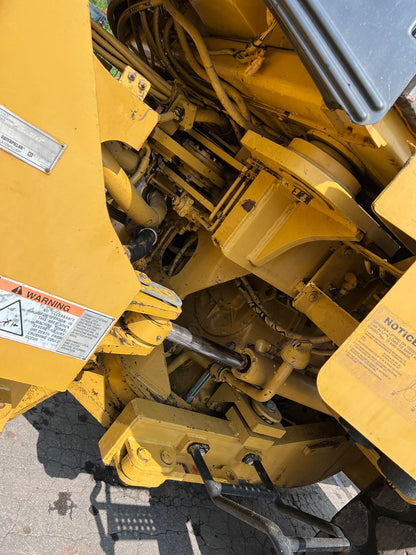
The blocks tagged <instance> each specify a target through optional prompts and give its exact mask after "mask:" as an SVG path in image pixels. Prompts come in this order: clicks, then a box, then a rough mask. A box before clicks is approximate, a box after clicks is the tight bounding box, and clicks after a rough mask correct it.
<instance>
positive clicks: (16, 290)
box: [12, 285, 23, 295]
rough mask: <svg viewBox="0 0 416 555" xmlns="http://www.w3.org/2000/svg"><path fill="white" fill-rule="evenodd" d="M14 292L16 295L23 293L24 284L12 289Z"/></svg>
mask: <svg viewBox="0 0 416 555" xmlns="http://www.w3.org/2000/svg"><path fill="white" fill-rule="evenodd" d="M12 293H16V295H23V291H22V286H21V285H19V286H18V287H15V288H14V289H12Z"/></svg>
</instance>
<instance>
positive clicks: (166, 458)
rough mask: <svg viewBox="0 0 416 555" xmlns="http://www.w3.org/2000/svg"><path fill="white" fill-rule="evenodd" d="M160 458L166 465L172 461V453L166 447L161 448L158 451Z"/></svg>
mask: <svg viewBox="0 0 416 555" xmlns="http://www.w3.org/2000/svg"><path fill="white" fill-rule="evenodd" d="M160 460H161V461H162V462H163V463H164V464H167V465H168V466H170V465H171V464H173V463H174V457H173V454H172V453H171V452H170V451H168V450H167V449H162V451H161V452H160Z"/></svg>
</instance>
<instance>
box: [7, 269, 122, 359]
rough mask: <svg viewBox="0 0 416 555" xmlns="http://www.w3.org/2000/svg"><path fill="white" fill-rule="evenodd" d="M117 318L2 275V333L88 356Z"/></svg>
mask: <svg viewBox="0 0 416 555" xmlns="http://www.w3.org/2000/svg"><path fill="white" fill-rule="evenodd" d="M113 322H114V318H112V317H111V316H106V315H105V314H101V313H100V312H96V311H94V310H90V309H88V308H85V307H83V306H80V305H78V304H74V303H72V302H69V301H65V300H64V299H61V298H59V297H55V296H52V295H49V294H48V293H44V292H43V291H39V290H38V289H33V288H32V287H29V286H27V285H24V284H23V283H18V282H16V281H12V280H9V279H6V278H2V277H1V276H0V337H3V338H5V339H11V340H13V341H18V342H20V343H25V344H26V345H31V346H33V347H38V348H40V349H46V350H47V351H53V352H55V353H59V354H62V355H66V356H72V357H75V358H79V359H82V360H87V359H88V358H89V357H90V355H91V354H92V353H93V351H94V349H95V348H96V346H97V345H98V343H100V341H101V340H102V338H103V337H104V336H105V335H106V333H107V332H108V330H109V328H110V327H111V325H112V324H113Z"/></svg>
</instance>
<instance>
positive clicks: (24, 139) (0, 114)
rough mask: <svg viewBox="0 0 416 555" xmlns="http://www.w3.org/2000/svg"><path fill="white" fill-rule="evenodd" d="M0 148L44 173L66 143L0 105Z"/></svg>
mask: <svg viewBox="0 0 416 555" xmlns="http://www.w3.org/2000/svg"><path fill="white" fill-rule="evenodd" d="M0 148H1V149H3V150H5V151H6V152H8V153H9V154H12V155H13V156H16V158H20V160H23V162H26V163H27V164H30V165H31V166H33V167H34V168H36V169H38V170H41V171H43V172H45V173H50V172H51V171H52V170H53V168H54V167H55V165H56V163H57V161H58V160H59V158H60V157H61V156H62V154H63V152H64V150H65V149H66V145H64V144H62V143H60V142H58V141H56V140H55V139H54V138H53V137H51V136H50V135H48V134H47V133H45V132H44V131H42V130H41V129H38V128H37V127H35V126H34V125H31V124H30V123H28V122H27V121H25V120H23V119H22V118H20V117H19V116H17V115H16V114H14V113H13V112H11V111H10V110H8V109H7V108H5V107H4V106H0Z"/></svg>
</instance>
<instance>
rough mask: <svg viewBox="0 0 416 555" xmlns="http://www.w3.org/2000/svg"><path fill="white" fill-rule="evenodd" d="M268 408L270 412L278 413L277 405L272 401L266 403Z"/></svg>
mask: <svg viewBox="0 0 416 555" xmlns="http://www.w3.org/2000/svg"><path fill="white" fill-rule="evenodd" d="M266 408H267V409H268V410H269V411H270V412H276V410H277V406H276V403H275V402H274V401H272V400H270V401H267V403H266Z"/></svg>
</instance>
